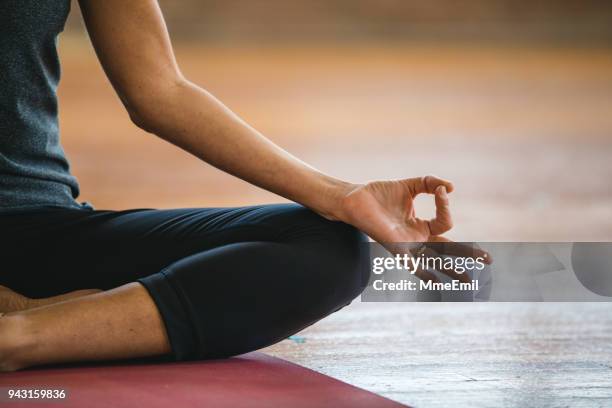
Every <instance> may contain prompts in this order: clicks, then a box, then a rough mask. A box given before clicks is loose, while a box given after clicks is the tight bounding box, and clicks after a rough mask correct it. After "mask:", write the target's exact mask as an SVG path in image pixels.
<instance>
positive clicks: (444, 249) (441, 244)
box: [425, 236, 493, 265]
mask: <svg viewBox="0 0 612 408" xmlns="http://www.w3.org/2000/svg"><path fill="white" fill-rule="evenodd" d="M425 245H427V247H429V248H431V249H433V250H434V251H436V252H438V253H439V254H444V255H452V256H462V257H470V258H474V259H476V258H482V260H483V262H484V263H486V264H487V265H490V264H491V263H492V262H493V258H492V257H491V254H489V253H488V252H487V251H485V250H482V249H480V248H478V247H477V246H476V244H471V243H459V242H453V241H451V240H450V239H448V238H445V237H442V236H434V237H430V240H429V242H427V243H426V244H425Z"/></svg>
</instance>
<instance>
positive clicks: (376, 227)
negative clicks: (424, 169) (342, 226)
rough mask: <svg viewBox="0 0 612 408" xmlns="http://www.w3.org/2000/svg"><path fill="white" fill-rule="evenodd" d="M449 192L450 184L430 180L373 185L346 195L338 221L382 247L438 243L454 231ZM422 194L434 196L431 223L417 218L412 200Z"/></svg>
mask: <svg viewBox="0 0 612 408" xmlns="http://www.w3.org/2000/svg"><path fill="white" fill-rule="evenodd" d="M452 191H453V185H452V183H451V182H449V181H446V180H442V179H440V178H437V177H433V176H426V177H418V178H410V179H404V180H390V181H375V182H371V183H368V184H365V185H360V186H357V187H355V188H353V189H352V190H350V191H349V192H348V193H346V194H345V196H344V197H343V198H342V200H341V204H340V207H341V210H340V212H339V214H340V216H339V218H340V219H341V220H342V221H344V222H346V223H348V224H351V225H353V226H355V227H356V228H358V229H359V230H361V231H363V232H364V233H366V234H367V235H368V236H370V237H371V238H372V239H374V240H375V241H378V242H379V243H381V244H383V245H385V244H390V243H405V242H428V241H438V240H439V235H441V234H443V233H444V232H446V231H448V230H450V229H451V228H452V227H453V221H452V217H451V213H450V210H449V205H448V196H447V193H450V192H452ZM422 193H427V194H434V195H435V203H436V217H435V218H433V219H431V220H423V219H421V218H418V217H417V216H416V212H415V209H414V198H415V197H416V196H417V195H419V194H422Z"/></svg>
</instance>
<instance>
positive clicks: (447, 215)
mask: <svg viewBox="0 0 612 408" xmlns="http://www.w3.org/2000/svg"><path fill="white" fill-rule="evenodd" d="M435 195H436V200H435V201H436V218H434V219H432V220H430V221H428V223H429V231H430V233H431V235H440V234H443V233H445V232H446V231H449V230H450V229H451V228H453V219H452V217H451V212H450V207H449V205H448V196H447V195H446V186H443V185H440V186H438V187H437V188H436V190H435Z"/></svg>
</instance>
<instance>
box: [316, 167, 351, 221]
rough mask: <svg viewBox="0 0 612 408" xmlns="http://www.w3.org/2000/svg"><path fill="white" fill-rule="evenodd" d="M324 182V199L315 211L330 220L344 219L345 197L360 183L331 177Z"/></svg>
mask: <svg viewBox="0 0 612 408" xmlns="http://www.w3.org/2000/svg"><path fill="white" fill-rule="evenodd" d="M325 184H326V186H325V189H324V193H323V194H322V197H324V199H323V200H322V202H321V204H320V206H318V208H317V209H315V211H316V212H317V213H318V214H319V215H321V216H322V217H324V218H327V219H328V220H331V221H346V209H345V202H346V198H347V197H348V196H349V194H350V193H351V192H352V191H354V190H355V189H356V188H358V187H359V186H360V185H359V184H354V183H350V182H347V181H343V180H339V179H334V178H331V177H330V178H329V179H328V180H326V183H325Z"/></svg>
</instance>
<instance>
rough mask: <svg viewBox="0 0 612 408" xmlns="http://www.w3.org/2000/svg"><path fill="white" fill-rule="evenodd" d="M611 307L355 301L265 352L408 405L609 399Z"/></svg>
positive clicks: (574, 403)
mask: <svg viewBox="0 0 612 408" xmlns="http://www.w3.org/2000/svg"><path fill="white" fill-rule="evenodd" d="M611 314H612V306H610V304H599V303H598V304H595V303H471V304H466V303H438V304H430V303H360V302H359V301H356V302H354V303H353V304H352V305H351V306H349V307H347V308H345V309H343V310H341V311H339V312H337V313H336V314H334V315H332V316H330V317H329V318H327V319H325V320H323V321H321V322H319V323H318V324H316V325H315V326H313V327H311V328H309V329H307V330H305V331H303V332H302V333H300V334H299V335H298V336H295V337H294V338H293V339H289V340H285V341H283V342H282V343H279V344H277V345H275V346H273V347H270V348H268V350H267V351H268V352H269V353H271V354H274V355H276V356H280V357H282V358H285V359H288V360H290V361H293V362H296V363H298V364H301V365H304V366H306V367H309V368H312V369H315V370H317V371H320V372H322V373H325V374H328V375H331V376H332V377H335V378H338V379H340V380H343V381H346V382H348V383H350V384H353V385H356V386H359V387H362V388H365V389H368V390H370V391H374V392H376V393H378V394H381V395H384V396H386V397H388V398H391V399H393V400H396V401H399V402H402V403H405V404H407V405H410V406H414V407H448V406H449V405H452V406H465V407H483V408H484V407H589V408H590V407H610V406H612V319H611V318H610V316H611Z"/></svg>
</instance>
